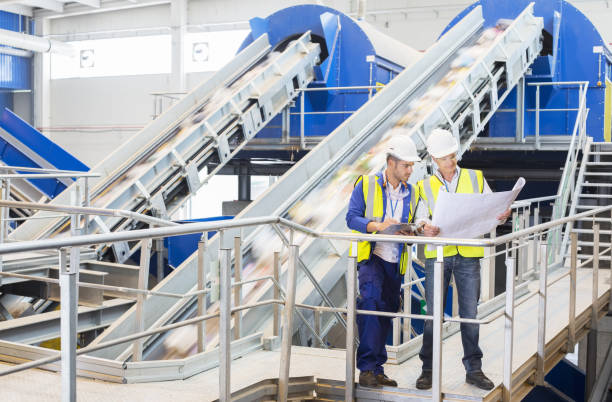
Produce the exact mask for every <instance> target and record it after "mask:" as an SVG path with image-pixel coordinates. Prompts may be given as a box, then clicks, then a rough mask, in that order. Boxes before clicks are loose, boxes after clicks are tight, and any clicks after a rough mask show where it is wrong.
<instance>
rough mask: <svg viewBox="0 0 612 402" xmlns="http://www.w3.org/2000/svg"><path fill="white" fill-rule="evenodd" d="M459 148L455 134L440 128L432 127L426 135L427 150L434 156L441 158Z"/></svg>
mask: <svg viewBox="0 0 612 402" xmlns="http://www.w3.org/2000/svg"><path fill="white" fill-rule="evenodd" d="M458 150H459V144H457V140H456V139H455V136H454V135H453V134H452V133H451V132H450V131H448V130H444V129H442V128H436V129H434V130H433V131H432V132H431V133H430V134H429V137H427V152H429V154H430V155H431V156H433V157H434V158H442V157H444V156H446V155H450V154H454V153H456V152H457V151H458Z"/></svg>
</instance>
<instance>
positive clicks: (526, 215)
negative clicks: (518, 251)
mask: <svg viewBox="0 0 612 402" xmlns="http://www.w3.org/2000/svg"><path fill="white" fill-rule="evenodd" d="M530 216H531V209H527V211H525V212H524V213H523V218H524V220H523V229H526V228H528V227H529V217H530ZM523 240H524V241H523V243H524V244H525V246H524V247H523V259H522V261H521V263H522V265H523V278H522V280H523V281H524V280H525V271H528V270H529V267H528V264H529V240H528V239H527V236H525V237H524V238H523Z"/></svg>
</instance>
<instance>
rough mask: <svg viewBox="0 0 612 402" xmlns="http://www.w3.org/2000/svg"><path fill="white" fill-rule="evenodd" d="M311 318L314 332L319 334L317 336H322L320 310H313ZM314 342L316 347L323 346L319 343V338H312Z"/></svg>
mask: <svg viewBox="0 0 612 402" xmlns="http://www.w3.org/2000/svg"><path fill="white" fill-rule="evenodd" d="M312 319H313V321H314V330H315V332H316V333H317V334H318V335H319V337H321V338H322V336H321V310H315V311H314V313H313V314H312ZM314 344H315V346H316V347H317V348H322V347H323V344H322V343H321V341H319V339H317V338H316V337H315V339H314Z"/></svg>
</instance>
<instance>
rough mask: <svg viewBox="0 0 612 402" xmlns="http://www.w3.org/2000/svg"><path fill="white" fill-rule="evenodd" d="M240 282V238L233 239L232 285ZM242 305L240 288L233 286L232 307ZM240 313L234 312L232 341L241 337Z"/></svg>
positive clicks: (239, 286)
mask: <svg viewBox="0 0 612 402" xmlns="http://www.w3.org/2000/svg"><path fill="white" fill-rule="evenodd" d="M240 281H242V239H241V237H240V236H236V237H234V283H238V282H240ZM241 304H242V286H241V285H236V286H234V306H235V307H238V306H240V305H241ZM241 332H242V312H240V311H236V312H234V339H240V337H241V336H242V334H241Z"/></svg>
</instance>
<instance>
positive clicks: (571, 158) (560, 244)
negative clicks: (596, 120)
mask: <svg viewBox="0 0 612 402" xmlns="http://www.w3.org/2000/svg"><path fill="white" fill-rule="evenodd" d="M541 85H546V84H541ZM550 85H574V86H575V85H578V86H579V106H578V113H577V115H576V122H575V123H574V129H573V131H572V138H571V142H570V147H569V150H568V152H567V158H566V160H565V165H564V167H563V173H562V176H561V180H560V182H559V189H558V191H557V200H556V201H555V204H554V207H553V214H552V217H551V219H552V220H555V219H560V218H562V217H563V216H566V213H567V214H568V215H573V214H574V212H575V211H576V205H577V204H578V197H577V196H576V195H577V194H579V193H580V188H581V186H582V181H583V178H584V169H585V166H586V165H585V163H582V164H580V169H579V171H578V172H576V170H577V168H578V164H579V162H580V160H582V161H586V160H588V152H589V150H590V146H591V145H590V144H591V142H592V139H591V138H589V137H587V133H586V121H587V116H588V113H589V109H588V108H587V106H586V99H587V90H588V86H589V83H588V81H584V82H561V83H550ZM576 173H578V174H577V175H576ZM570 200H571V204H570V209H569V211H567V207H568V203H569V202H570ZM571 225H572V224H571V223H568V224H567V225H566V227H565V228H564V229H563V230H562V229H561V228H559V229H558V230H557V232H556V233H555V234H554V235H553V236H551V238H550V240H549V242H551V243H552V244H550V245H551V247H550V253H549V256H548V258H549V262H552V261H553V260H554V259H555V256H561V259H562V260H563V256H565V255H566V251H567V247H568V242H569V234H570V231H571V229H572V226H571Z"/></svg>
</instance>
